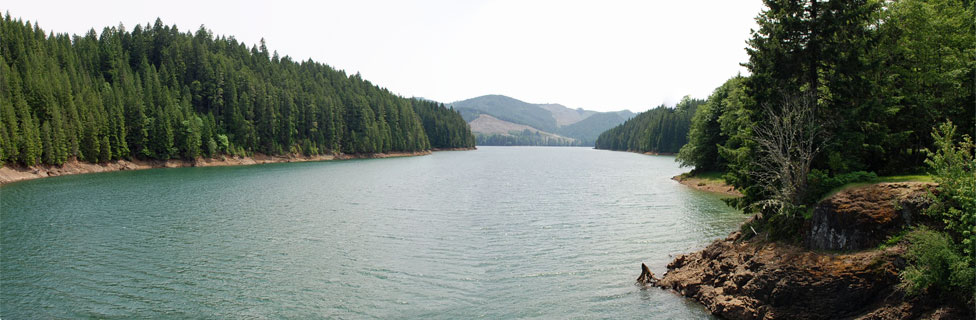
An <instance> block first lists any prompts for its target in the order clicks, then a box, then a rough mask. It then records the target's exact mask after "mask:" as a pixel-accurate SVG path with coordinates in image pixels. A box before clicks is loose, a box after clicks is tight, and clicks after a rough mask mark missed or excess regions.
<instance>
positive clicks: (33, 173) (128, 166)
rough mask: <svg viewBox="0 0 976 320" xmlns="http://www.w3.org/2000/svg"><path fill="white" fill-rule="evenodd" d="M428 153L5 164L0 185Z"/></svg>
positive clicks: (1, 172)
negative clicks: (125, 172)
mask: <svg viewBox="0 0 976 320" xmlns="http://www.w3.org/2000/svg"><path fill="white" fill-rule="evenodd" d="M430 153H431V152H430V151H417V152H391V153H373V154H339V155H318V156H303V155H288V156H268V155H263V154H256V155H254V156H250V157H230V156H225V157H220V158H212V159H204V158H197V159H194V160H166V161H158V160H132V161H129V160H118V161H112V162H107V163H97V164H96V163H86V162H80V161H77V160H71V161H68V162H67V163H65V164H63V165H60V166H55V165H38V166H30V167H23V166H16V165H6V166H4V167H2V168H0V185H4V184H8V183H11V182H17V181H23V180H31V179H40V178H47V177H56V176H63V175H70V174H85V173H97V172H110V171H123V170H144V169H153V168H180V167H216V166H245V165H253V164H265V163H280V162H305V161H327V160H345V159H374V158H391V157H409V156H422V155H428V154H430Z"/></svg>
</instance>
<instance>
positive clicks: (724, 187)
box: [671, 174, 742, 197]
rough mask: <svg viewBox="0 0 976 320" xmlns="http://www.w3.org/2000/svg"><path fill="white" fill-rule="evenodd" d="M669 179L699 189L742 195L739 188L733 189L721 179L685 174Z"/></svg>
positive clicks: (728, 194)
mask: <svg viewBox="0 0 976 320" xmlns="http://www.w3.org/2000/svg"><path fill="white" fill-rule="evenodd" d="M671 180H674V181H677V182H678V183H680V184H683V185H686V186H689V187H692V188H695V189H698V190H701V191H707V192H713V193H720V194H724V195H727V196H732V197H741V196H742V193H740V192H739V190H735V187H733V186H731V185H728V184H726V183H725V182H724V181H722V180H715V179H704V178H696V177H690V176H688V175H687V174H681V175H677V176H674V177H671Z"/></svg>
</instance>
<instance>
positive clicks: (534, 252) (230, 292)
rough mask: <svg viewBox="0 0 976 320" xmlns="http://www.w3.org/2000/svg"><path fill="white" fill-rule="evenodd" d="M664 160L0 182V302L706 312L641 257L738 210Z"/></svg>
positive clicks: (190, 171)
mask: <svg viewBox="0 0 976 320" xmlns="http://www.w3.org/2000/svg"><path fill="white" fill-rule="evenodd" d="M681 171H682V170H681V169H680V168H678V166H677V165H676V164H675V163H674V159H673V158H672V157H654V156H644V155H638V154H632V153H624V152H609V151H597V150H592V149H587V148H552V147H550V148H531V147H482V148H480V150H477V151H468V152H438V153H434V154H433V155H431V156H424V157H412V158H393V159H377V160H352V161H333V162H316V163H290V164H269V165H258V166H246V167H222V168H184V169H161V170H147V171H134V172H115V173H104V174H93V175H79V176H66V177H57V178H49V179H41V180H34V181H26V182H21V183H15V184H11V185H7V186H3V187H2V188H0V271H2V272H0V298H2V300H0V317H2V318H3V319H21V318H33V319H39V318H89V317H99V318H102V317H127V318H322V317H336V318H374V317H379V318H389V317H395V318H445V319H457V318H473V317H480V318H649V317H650V318H679V319H687V318H708V317H709V316H708V315H707V313H706V312H705V311H704V309H703V308H702V307H700V306H698V305H696V304H695V303H692V302H690V301H688V300H686V299H683V298H681V297H678V296H676V295H674V294H672V293H669V292H666V291H662V290H659V289H641V288H639V287H637V286H635V285H634V279H635V278H636V277H637V276H638V274H639V271H640V268H639V267H640V263H641V262H646V263H647V264H648V266H650V267H651V269H652V270H653V271H655V272H656V273H659V274H660V273H662V272H663V271H664V270H665V266H666V265H667V263H668V262H669V261H670V259H671V255H675V254H679V253H683V252H688V251H692V250H695V249H697V248H701V247H703V246H704V245H705V244H707V243H708V242H710V241H711V240H713V239H715V238H718V237H723V236H725V235H726V234H727V233H728V232H730V231H731V230H733V229H734V228H735V226H736V225H737V224H738V223H739V222H741V221H742V220H743V219H744V216H743V215H741V214H738V213H736V212H734V211H733V210H731V209H729V208H727V207H726V206H725V205H724V204H723V203H722V202H721V200H720V198H719V197H717V196H714V195H710V194H706V193H702V192H699V191H695V190H691V189H689V188H687V187H684V186H682V185H679V184H678V183H676V182H673V181H671V180H669V178H670V177H671V176H674V175H676V174H678V173H680V172H681Z"/></svg>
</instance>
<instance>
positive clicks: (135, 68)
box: [0, 13, 473, 165]
mask: <svg viewBox="0 0 976 320" xmlns="http://www.w3.org/2000/svg"><path fill="white" fill-rule="evenodd" d="M0 39H2V41H0V164H3V163H19V164H23V165H35V164H40V163H46V164H63V163H65V162H66V161H68V160H70V159H78V160H80V161H87V162H105V161H111V160H118V159H133V158H138V159H194V158H197V157H214V156H217V155H223V154H227V155H250V154H253V153H263V154H270V155H281V154H305V155H315V154H330V153H339V152H341V153H378V152H390V151H418V150H427V149H430V148H431V147H432V146H436V147H470V146H471V145H472V141H473V136H472V135H471V133H470V130H469V128H468V126H467V125H466V124H465V123H464V121H463V120H462V119H461V117H460V116H459V115H458V114H457V112H454V111H453V110H449V109H446V108H443V107H442V106H440V105H430V104H428V103H424V102H418V101H415V100H412V99H406V98H403V97H399V96H397V95H394V94H392V93H391V92H389V91H388V90H385V89H382V88H379V87H377V86H375V85H373V84H371V83H370V82H369V81H365V80H363V79H362V78H361V77H360V76H359V75H358V74H356V75H352V76H347V75H346V74H345V73H344V72H342V71H338V70H335V69H333V68H331V67H329V66H327V65H324V64H320V63H317V62H314V61H312V60H307V61H301V62H297V61H293V60H292V59H291V58H289V57H287V56H285V57H280V56H279V55H278V54H277V52H275V53H269V52H268V50H267V48H266V47H265V44H264V41H263V40H262V41H261V43H260V45H259V46H251V47H250V48H248V46H247V45H245V44H244V43H240V42H238V41H237V40H235V39H234V38H233V37H224V36H220V37H214V36H213V35H212V34H211V32H210V31H209V30H206V29H204V28H203V27H201V28H200V29H199V30H197V31H196V32H195V33H189V32H186V33H181V32H180V31H179V30H178V29H177V28H176V27H175V26H172V27H170V26H166V25H163V23H162V22H161V21H160V20H159V19H157V20H156V22H155V24H154V25H152V26H149V25H148V24H147V25H146V26H141V25H137V26H136V27H135V28H133V29H132V30H131V31H128V30H126V29H125V28H124V27H123V26H121V25H120V26H118V27H111V28H104V29H103V30H102V32H101V33H100V34H96V32H95V30H94V29H93V30H91V31H89V32H88V33H87V34H85V35H83V36H77V35H76V36H69V35H68V34H53V33H52V34H45V33H44V31H43V30H42V29H40V28H39V27H38V26H37V24H36V23H35V24H33V25H31V24H30V23H29V22H26V23H25V22H22V21H21V20H19V19H16V20H15V19H12V18H11V17H10V14H9V13H7V14H6V16H5V17H4V18H3V19H2V21H0ZM418 115H419V116H418Z"/></svg>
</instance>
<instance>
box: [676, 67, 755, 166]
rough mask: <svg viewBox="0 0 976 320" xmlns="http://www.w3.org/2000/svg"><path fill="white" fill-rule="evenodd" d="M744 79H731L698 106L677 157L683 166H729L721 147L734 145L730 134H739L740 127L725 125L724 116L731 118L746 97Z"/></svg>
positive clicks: (726, 118)
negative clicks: (731, 143)
mask: <svg viewBox="0 0 976 320" xmlns="http://www.w3.org/2000/svg"><path fill="white" fill-rule="evenodd" d="M744 81H745V78H743V77H741V76H736V77H734V78H732V79H729V80H728V81H726V82H725V83H723V84H722V86H720V87H718V88H716V89H715V91H713V92H712V95H711V96H709V97H708V100H706V101H705V103H704V104H702V105H701V106H699V107H698V110H697V111H696V112H695V114H694V116H693V117H692V119H691V128H690V129H689V131H688V143H687V144H685V145H684V146H683V147H681V150H680V151H679V152H678V157H677V161H678V162H680V163H681V166H682V167H695V170H698V171H701V170H705V171H713V170H719V171H724V170H725V169H726V166H727V162H728V161H727V159H725V158H724V157H722V156H721V154H720V152H719V147H720V146H723V147H725V146H728V147H731V146H729V138H730V137H732V136H734V135H736V134H737V131H738V129H739V128H738V127H737V126H734V125H725V126H723V125H722V120H725V122H729V121H730V119H728V118H730V117H732V114H733V113H734V112H737V111H738V110H739V109H741V108H743V106H744V104H745V101H746V99H747V98H746V97H745V92H744V91H743V89H744V87H743V84H744ZM723 118H724V119H723Z"/></svg>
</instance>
